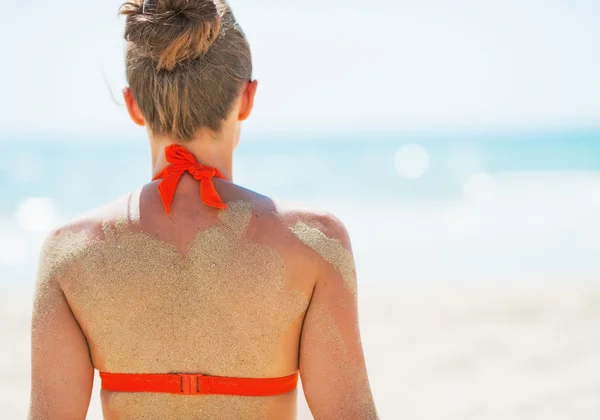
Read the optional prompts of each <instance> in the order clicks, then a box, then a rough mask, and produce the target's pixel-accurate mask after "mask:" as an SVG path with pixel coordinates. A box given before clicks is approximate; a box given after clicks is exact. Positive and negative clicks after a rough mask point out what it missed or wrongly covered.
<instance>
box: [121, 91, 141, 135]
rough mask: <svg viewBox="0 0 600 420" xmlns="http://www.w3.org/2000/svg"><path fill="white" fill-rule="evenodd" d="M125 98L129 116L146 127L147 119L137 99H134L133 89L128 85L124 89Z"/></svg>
mask: <svg viewBox="0 0 600 420" xmlns="http://www.w3.org/2000/svg"><path fill="white" fill-rule="evenodd" d="M123 99H125V105H126V106H127V112H129V116H130V117H131V120H132V121H133V122H134V123H136V124H137V125H139V126H141V127H144V126H145V125H146V121H145V120H144V117H143V116H142V112H141V111H140V108H139V107H138V105H137V102H136V101H135V99H133V95H132V94H131V89H129V88H128V87H126V88H125V89H123Z"/></svg>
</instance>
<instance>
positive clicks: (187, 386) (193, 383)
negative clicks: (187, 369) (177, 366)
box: [178, 373, 204, 395]
mask: <svg viewBox="0 0 600 420" xmlns="http://www.w3.org/2000/svg"><path fill="white" fill-rule="evenodd" d="M178 376H179V380H180V384H181V395H198V394H200V378H201V377H202V376H204V375H201V374H197V373H196V374H188V373H180V374H178Z"/></svg>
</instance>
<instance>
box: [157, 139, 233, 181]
mask: <svg viewBox="0 0 600 420" xmlns="http://www.w3.org/2000/svg"><path fill="white" fill-rule="evenodd" d="M150 139H151V141H150V144H151V148H152V166H153V169H152V176H153V177H154V176H156V175H157V174H158V173H160V172H161V171H162V170H163V169H164V168H166V167H167V166H168V165H169V163H168V162H167V161H166V159H165V148H166V147H168V146H170V145H172V144H179V145H180V146H183V147H185V148H186V149H187V150H188V151H189V152H190V153H191V154H192V155H194V157H195V158H196V160H197V161H198V162H200V163H201V164H202V165H205V166H210V167H212V168H216V169H218V170H219V171H220V172H221V173H222V174H223V175H225V176H226V177H227V179H228V180H229V181H233V176H232V172H233V146H232V142H231V141H227V140H226V139H225V138H215V136H214V134H206V135H205V134H199V135H198V136H196V137H195V138H194V139H193V140H191V141H186V142H181V141H174V140H172V139H169V138H167V137H156V136H152V135H151V136H150Z"/></svg>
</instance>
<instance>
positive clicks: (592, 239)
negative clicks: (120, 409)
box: [0, 130, 600, 288]
mask: <svg viewBox="0 0 600 420" xmlns="http://www.w3.org/2000/svg"><path fill="white" fill-rule="evenodd" d="M234 176H235V181H236V182H237V183H238V184H241V185H243V186H245V187H248V188H251V189H254V190H256V191H258V192H261V193H263V194H266V195H270V196H273V197H275V198H280V199H284V200H291V201H294V202H297V203H298V204H299V205H300V204H301V205H304V206H307V207H310V208H319V209H326V210H328V211H331V212H333V213H335V214H336V215H337V216H338V217H340V218H341V219H342V220H343V221H344V222H345V223H346V224H347V226H348V228H349V231H350V234H351V237H352V240H353V247H354V251H355V254H356V258H357V265H358V269H359V273H360V275H361V278H363V279H362V280H361V281H363V282H396V283H402V284H420V285H423V284H427V283H431V282H436V283H439V282H444V283H451V282H468V283H470V284H471V283H473V282H475V283H476V282H482V283H486V282H491V281H498V282H519V283H521V282H539V281H543V282H550V283H552V282H558V283H562V282H580V281H597V280H598V279H600V264H598V263H597V255H598V250H599V249H600V248H599V247H600V239H599V238H600V218H599V217H598V215H600V130H587V131H586V130H579V131H576V130H573V131H547V132H543V131H527V132H517V131H499V132H469V133H454V134H452V133H416V134H410V133H404V134H402V133H401V134H397V135H390V134H386V135H376V136H373V137H368V136H366V135H358V134H357V135H349V136H342V135H340V136H330V137H328V138H318V137H315V138H312V139H302V140H299V139H294V138H289V137H286V138H283V137H282V138H278V139H274V138H272V139H252V138H250V139H246V140H245V141H244V140H243V141H242V144H241V146H240V148H239V150H238V153H237V155H236V163H235V172H234ZM149 177H150V156H149V150H148V147H147V144H146V140H144V139H142V138H141V137H140V138H139V140H136V141H132V140H131V139H116V138H113V139H61V138H23V137H8V136H0V191H1V197H2V200H1V201H0V287H1V286H9V287H11V288H12V287H25V288H30V287H31V286H32V283H33V274H34V268H35V264H36V261H37V252H38V249H39V245H40V243H41V241H42V239H43V237H44V234H45V232H46V231H47V230H49V229H50V228H51V227H53V226H55V225H58V224H61V223H64V222H65V221H67V220H68V219H70V218H73V217H75V216H76V215H78V214H79V213H82V212H83V211H85V210H87V209H90V208H93V207H96V206H100V205H102V204H104V203H106V202H108V201H110V200H113V199H115V198H117V197H119V196H121V195H123V194H126V193H127V192H129V191H131V190H133V189H135V188H136V187H137V186H139V185H141V184H143V183H145V182H147V181H148V179H149Z"/></svg>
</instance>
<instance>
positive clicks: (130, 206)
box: [30, 0, 377, 420]
mask: <svg viewBox="0 0 600 420" xmlns="http://www.w3.org/2000/svg"><path fill="white" fill-rule="evenodd" d="M121 13H122V14H124V15H126V16H127V19H126V29H125V38H126V40H127V41H128V47H127V58H126V61H127V62H126V66H127V78H128V83H129V87H128V88H127V89H125V90H124V97H125V103H126V105H127V109H128V111H129V114H130V116H131V119H132V120H133V122H135V123H136V124H138V125H140V126H146V127H147V130H148V134H149V138H150V147H151V150H152V164H153V172H154V180H153V182H151V183H149V184H147V185H145V186H143V187H142V188H140V189H139V190H138V191H136V192H134V193H131V194H130V195H128V196H127V197H124V198H123V199H120V200H117V201H116V202H114V203H111V204H108V205H107V206H105V207H103V208H101V209H98V210H95V211H93V212H91V213H89V214H88V215H86V216H85V217H83V218H81V219H80V220H78V221H76V222H73V223H72V224H69V225H67V226H65V227H63V228H61V229H59V230H58V231H56V232H54V233H53V234H52V235H50V237H49V238H48V240H47V241H46V243H45V245H44V249H43V251H42V257H41V262H40V269H39V275H38V286H37V292H36V299H35V305H34V314H33V328H32V331H33V332H32V396H31V407H30V418H32V419H61V420H66V419H84V418H85V416H86V412H87V409H88V404H89V401H90V394H91V390H92V381H93V376H94V369H98V370H99V371H100V375H101V378H102V407H103V413H104V417H105V418H106V419H188V418H189V419H195V418H206V419H216V418H222V419H246V418H248V419H254V418H261V419H263V418H269V419H293V418H295V417H296V399H297V395H296V382H297V375H298V371H299V372H300V375H301V377H302V382H303V388H304V393H305V395H306V398H307V400H308V404H309V407H310V409H311V411H312V413H313V415H314V417H315V418H316V419H372V418H376V417H377V414H376V411H375V408H374V403H373V398H372V395H371V391H370V388H369V382H368V378H367V373H366V369H365V363H364V357H363V351H362V347H361V342H360V333H359V327H358V319H357V306H356V301H357V299H356V277H355V270H354V264H353V258H352V254H351V251H350V242H349V239H348V235H347V233H346V230H345V228H344V226H343V225H342V224H341V223H340V222H339V221H338V220H336V219H335V218H334V217H332V216H329V215H321V214H315V213H308V212H302V211H295V210H293V209H286V208H283V207H282V206H280V205H278V204H276V203H275V202H274V201H273V200H271V199H269V198H267V197H264V196H262V195H260V194H257V193H255V192H253V191H248V190H246V189H244V188H241V187H239V186H237V185H235V184H234V183H233V182H232V181H231V179H232V176H231V174H232V155H233V151H234V149H235V148H236V146H237V144H238V140H239V136H240V125H241V122H242V121H244V120H246V119H247V118H248V117H249V116H250V113H251V111H252V107H253V102H254V95H255V92H256V88H257V83H256V81H252V79H251V77H252V62H251V55H250V49H249V45H248V43H247V41H246V38H245V36H244V34H243V32H242V30H241V29H240V27H239V26H238V24H237V23H236V21H235V19H234V16H233V14H232V12H231V10H230V8H229V6H228V5H227V4H226V3H224V2H222V1H210V0H189V1H186V0H149V1H146V2H142V1H133V2H128V3H125V4H124V5H123V6H122V8H121ZM115 153H118V151H115ZM198 190H200V193H199V192H198Z"/></svg>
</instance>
